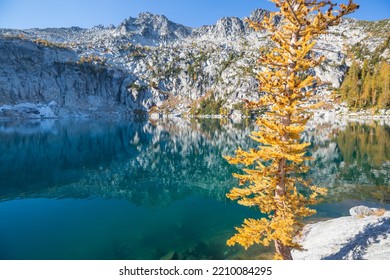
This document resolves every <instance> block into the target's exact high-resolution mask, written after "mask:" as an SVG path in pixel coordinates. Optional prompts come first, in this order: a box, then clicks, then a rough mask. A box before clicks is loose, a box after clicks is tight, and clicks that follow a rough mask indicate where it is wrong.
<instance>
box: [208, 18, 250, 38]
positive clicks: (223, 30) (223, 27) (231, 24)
mask: <svg viewBox="0 0 390 280" xmlns="http://www.w3.org/2000/svg"><path fill="white" fill-rule="evenodd" d="M215 29H216V32H217V34H218V36H224V37H226V36H234V35H241V34H243V33H244V32H245V27H244V23H243V22H242V20H241V19H239V18H237V17H224V18H221V19H220V20H218V21H217V24H216V25H215Z"/></svg>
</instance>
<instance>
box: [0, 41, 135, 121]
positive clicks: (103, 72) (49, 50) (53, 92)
mask: <svg viewBox="0 0 390 280" xmlns="http://www.w3.org/2000/svg"><path fill="white" fill-rule="evenodd" d="M126 78H128V77H126V76H125V74H124V72H123V71H121V70H118V69H110V68H106V67H101V66H96V65H92V64H87V63H85V64H80V63H78V56H77V54H76V53H75V52H74V51H72V50H70V49H66V48H58V47H43V46H40V45H38V44H35V43H33V42H29V41H26V40H18V39H14V40H0V93H1V94H0V104H17V103H22V102H33V103H49V102H55V104H56V105H58V108H57V109H58V110H60V109H64V110H67V111H69V112H72V111H78V110H80V109H83V110H85V111H94V110H97V109H98V108H101V107H117V106H119V107H123V110H124V109H125V107H126V104H131V105H133V104H134V102H132V101H131V100H129V99H131V98H130V97H128V94H127V95H126V94H125V93H126V86H125V85H124V81H125V80H126ZM128 79H129V78H128ZM58 112H59V113H60V111H58Z"/></svg>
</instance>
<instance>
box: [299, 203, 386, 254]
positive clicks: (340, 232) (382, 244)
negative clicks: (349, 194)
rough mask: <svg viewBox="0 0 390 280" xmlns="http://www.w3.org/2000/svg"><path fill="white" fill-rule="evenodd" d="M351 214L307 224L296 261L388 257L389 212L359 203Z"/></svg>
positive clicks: (352, 209) (300, 239)
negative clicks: (301, 248)
mask: <svg viewBox="0 0 390 280" xmlns="http://www.w3.org/2000/svg"><path fill="white" fill-rule="evenodd" d="M350 214H351V216H348V217H341V218H337V219H332V220H328V221H320V222H317V223H314V224H308V225H306V226H305V227H304V228H303V231H302V234H301V236H299V237H297V239H298V240H297V241H298V242H299V243H300V244H301V245H302V247H303V250H302V251H298V250H294V251H293V252H292V255H293V259H294V260H389V259H390V211H385V210H384V209H375V208H368V207H365V206H357V207H354V208H351V210H350Z"/></svg>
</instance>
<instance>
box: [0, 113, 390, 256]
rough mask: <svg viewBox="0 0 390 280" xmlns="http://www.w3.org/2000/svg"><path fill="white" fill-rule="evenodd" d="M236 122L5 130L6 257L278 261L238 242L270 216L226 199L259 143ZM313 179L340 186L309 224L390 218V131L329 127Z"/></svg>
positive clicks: (68, 124) (17, 124)
mask: <svg viewBox="0 0 390 280" xmlns="http://www.w3.org/2000/svg"><path fill="white" fill-rule="evenodd" d="M253 129H254V126H253V124H251V123H245V122H243V123H240V124H234V123H226V121H225V120H218V119H202V120H183V119H174V120H166V121H164V120H158V121H150V120H145V121H124V120H123V121H113V120H77V121H76V120H42V121H28V122H22V121H13V122H5V121H4V122H0V259H3V260H4V259H7V260H17V259H24V260H35V259H38V260H42V259H44V260H68V259H70V260H111V259H115V260H127V259H129V260H136V259H141V260H149V259H151V260H158V259H270V258H272V256H273V249H272V248H268V247H262V246H260V245H257V246H252V247H251V248H249V249H248V250H244V249H243V248H241V247H239V246H234V247H228V246H227V245H226V240H227V239H229V238H230V237H231V236H232V235H233V234H234V233H235V229H234V228H235V227H237V226H240V225H241V223H242V221H243V219H244V218H259V217H262V214H261V213H260V212H259V210H257V209H254V208H249V207H244V206H240V205H238V204H237V203H236V202H234V201H230V200H229V199H227V198H226V193H227V192H228V191H229V189H230V188H232V187H235V186H237V185H238V182H237V180H236V179H235V178H233V176H232V173H234V172H240V168H239V167H237V166H232V165H230V164H228V163H227V162H226V160H225V159H224V158H223V156H224V155H233V154H234V151H235V150H236V149H237V148H238V147H242V148H243V149H248V148H250V147H255V146H256V143H255V142H254V141H253V140H252V139H250V138H249V135H250V132H251V131H252V130H253ZM304 139H305V140H306V141H310V142H311V143H312V145H311V147H310V150H309V153H310V154H311V156H312V158H313V159H312V161H311V162H309V163H308V164H309V165H310V166H311V171H310V173H309V174H308V175H307V176H308V177H310V178H312V179H313V183H314V184H316V185H318V186H322V187H326V188H328V190H329V192H328V195H327V197H326V198H325V200H324V201H323V202H322V203H321V204H318V205H316V206H314V208H315V209H316V210H317V214H316V215H314V216H312V217H310V218H309V219H308V221H307V222H312V221H316V220H323V219H329V218H336V217H340V216H346V215H349V212H348V211H349V209H350V208H351V207H353V206H357V205H366V206H370V207H381V208H386V209H389V208H390V126H389V125H386V124H385V122H383V121H382V122H381V121H367V122H364V123H362V122H343V123H342V124H338V125H334V124H327V123H320V124H317V125H316V126H315V127H314V126H313V127H312V128H310V129H308V130H307V131H306V132H305V135H304Z"/></svg>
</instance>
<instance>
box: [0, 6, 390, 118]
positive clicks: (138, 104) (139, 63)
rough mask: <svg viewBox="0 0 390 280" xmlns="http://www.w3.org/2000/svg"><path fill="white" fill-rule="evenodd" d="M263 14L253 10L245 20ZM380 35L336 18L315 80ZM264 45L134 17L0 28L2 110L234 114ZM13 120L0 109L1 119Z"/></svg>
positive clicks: (236, 32) (336, 76)
mask: <svg viewBox="0 0 390 280" xmlns="http://www.w3.org/2000/svg"><path fill="white" fill-rule="evenodd" d="M268 13H269V12H268V11H265V10H261V9H259V10H256V11H254V12H253V13H252V14H251V15H250V18H251V19H252V20H262V18H263V17H264V16H265V15H267V14H268ZM276 20H277V21H278V20H279V19H276ZM388 27H390V20H385V21H380V22H363V21H357V20H353V19H346V20H343V21H342V23H341V24H340V25H339V26H337V27H334V28H332V29H331V30H330V32H329V34H327V35H323V36H322V37H321V38H320V39H319V40H318V45H317V49H316V51H317V52H318V54H324V55H325V56H326V58H327V60H326V62H325V63H324V64H323V65H322V66H321V67H318V68H317V69H315V72H316V75H317V76H318V77H320V78H321V79H322V80H323V81H325V82H329V83H330V84H331V85H332V86H333V87H336V88H337V87H338V86H340V84H341V82H342V80H343V77H344V74H345V72H346V70H347V65H348V63H349V59H348V58H347V57H346V56H345V55H344V53H345V49H346V48H347V47H348V46H351V45H354V44H356V43H360V44H363V45H365V46H366V47H367V48H368V49H369V50H370V51H374V50H375V49H376V48H377V47H378V46H379V45H380V44H382V43H383V42H384V40H385V39H386V36H388V31H386V30H389V28H388ZM269 47H270V42H269V41H268V39H267V34H266V33H265V32H254V31H253V30H252V29H250V28H249V27H248V24H247V23H246V22H245V21H244V20H243V19H239V18H236V17H225V18H222V19H220V20H219V21H218V22H217V23H216V24H215V25H211V26H202V27H199V28H190V27H186V26H183V25H180V24H177V23H174V22H171V21H169V20H168V19H167V18H166V17H165V16H163V15H155V14H151V13H141V14H139V16H138V17H137V18H131V17H130V18H128V19H126V20H124V21H123V22H122V23H121V24H119V25H118V26H117V27H114V26H108V27H105V26H96V27H94V28H91V29H83V28H78V27H71V28H47V29H27V30H12V29H0V62H1V64H0V92H1V95H0V105H15V104H19V103H23V102H27V103H35V104H37V106H38V107H39V106H41V107H42V106H47V104H49V103H50V102H55V103H56V104H57V109H56V110H54V114H55V115H56V116H59V117H62V116H65V115H68V114H70V115H71V116H78V115H82V116H96V115H99V114H101V115H105V114H106V113H107V112H111V113H115V114H120V115H123V114H138V113H140V112H145V113H146V112H157V113H161V114H174V115H178V114H188V113H193V112H194V109H196V108H197V107H199V104H200V103H201V102H202V101H203V100H208V98H211V97H212V100H214V101H216V100H217V101H220V102H221V103H222V106H223V107H225V108H228V109H232V108H233V107H234V104H237V103H239V102H240V101H241V100H242V99H244V98H245V99H251V98H255V97H256V96H257V95H258V93H257V81H256V79H255V73H256V71H259V70H261V69H256V68H257V66H256V60H257V58H258V55H259V49H260V48H262V49H264V50H267V49H268V48H269ZM386 53H387V55H389V51H388V50H385V52H384V53H383V55H386ZM41 107H39V108H41ZM39 108H38V109H39ZM38 111H39V110H38ZM15 114H16V116H17V115H18V113H15ZM15 114H10V111H7V113H5V112H4V110H1V111H0V117H7V116H12V117H15ZM28 116H29V114H27V115H26V114H22V115H20V117H28ZM50 116H52V114H51V115H50ZM32 117H45V115H41V114H38V115H32Z"/></svg>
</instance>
